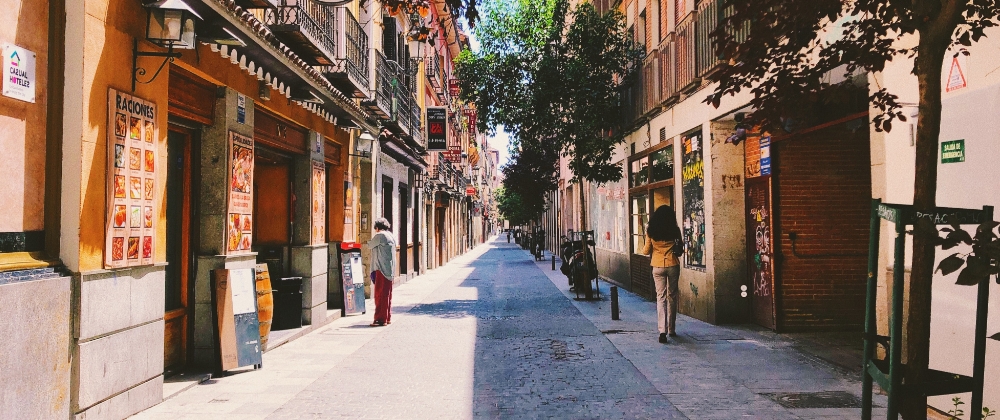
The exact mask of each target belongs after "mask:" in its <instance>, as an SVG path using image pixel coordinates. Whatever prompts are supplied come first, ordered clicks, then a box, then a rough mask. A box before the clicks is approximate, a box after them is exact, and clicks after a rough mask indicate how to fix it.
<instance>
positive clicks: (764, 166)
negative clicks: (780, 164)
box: [760, 136, 771, 175]
mask: <svg viewBox="0 0 1000 420" xmlns="http://www.w3.org/2000/svg"><path fill="white" fill-rule="evenodd" d="M760 174H761V175H771V136H761V138H760Z"/></svg>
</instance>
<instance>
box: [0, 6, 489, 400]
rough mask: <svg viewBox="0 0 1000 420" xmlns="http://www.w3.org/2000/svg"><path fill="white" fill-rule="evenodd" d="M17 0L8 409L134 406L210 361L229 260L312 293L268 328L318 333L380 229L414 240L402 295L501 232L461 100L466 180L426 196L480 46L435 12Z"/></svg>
mask: <svg viewBox="0 0 1000 420" xmlns="http://www.w3.org/2000/svg"><path fill="white" fill-rule="evenodd" d="M5 5H6V6H8V7H10V10H16V11H17V13H15V14H12V15H8V16H7V17H5V18H4V22H5V23H7V25H5V28H6V29H4V30H3V31H2V32H0V41H2V42H3V49H4V50H3V52H4V56H5V61H4V63H5V70H10V72H11V73H10V74H11V75H13V78H12V79H11V80H10V82H16V83H15V84H16V86H14V85H10V84H9V83H6V82H7V81H6V79H5V84H4V92H3V96H0V129H2V131H3V132H4V133H5V134H4V135H3V136H2V140H0V141H2V147H3V150H4V151H5V152H8V153H10V154H11V159H10V160H8V161H7V163H5V165H8V166H9V167H6V169H7V173H9V174H11V176H13V177H14V179H16V180H17V182H11V183H7V184H5V185H4V186H3V187H2V188H3V189H0V192H2V193H3V194H4V196H5V197H8V198H9V199H8V200H5V203H4V204H3V207H0V215H2V217H0V301H2V305H0V306H2V309H0V311H2V314H3V315H4V316H5V318H6V319H9V320H12V321H11V322H9V323H6V324H5V326H4V327H2V328H3V329H2V330H0V331H3V332H4V333H6V334H7V336H10V337H14V338H15V339H13V340H10V342H9V344H8V345H5V346H4V351H3V352H2V355H0V370H3V371H4V372H17V375H15V376H16V377H19V378H27V379H26V380H18V381H13V380H9V379H6V380H0V395H2V396H0V412H2V413H4V414H5V415H11V416H12V417H17V418H61V417H74V418H89V417H92V418H123V417H128V416H129V415H131V414H134V413H136V412H138V411H140V410H143V409H145V408H148V407H150V406H152V405H154V404H156V403H158V402H160V401H161V400H162V398H163V381H164V378H165V377H169V376H170V375H173V374H176V373H178V372H182V371H185V370H188V369H192V368H204V367H213V366H216V364H217V361H218V354H217V351H218V348H217V342H216V340H215V335H214V328H215V327H214V321H213V315H212V314H213V311H214V310H215V309H214V307H213V303H212V302H213V300H212V288H213V275H212V271H213V270H215V269H221V268H226V269H235V268H254V267H257V266H258V265H259V264H264V265H265V266H266V267H267V269H268V271H269V274H270V277H271V279H273V282H274V283H273V284H274V286H275V289H279V288H281V286H282V285H283V284H285V283H283V282H285V281H286V280H284V279H293V280H290V281H291V282H292V283H289V284H294V282H295V281H296V280H294V279H298V281H301V287H300V288H298V289H296V291H295V292H294V293H293V296H292V298H293V299H297V300H295V301H292V304H291V305H290V306H288V307H285V308H284V309H282V308H276V309H275V325H274V327H275V328H274V329H278V328H277V325H276V324H277V323H278V315H281V318H282V320H283V322H290V323H291V324H293V327H289V328H292V329H295V330H300V329H303V330H304V329H310V328H316V327H318V326H321V325H323V324H325V323H327V322H330V321H331V320H333V319H336V318H337V317H339V316H340V314H341V310H342V308H343V299H344V296H343V292H342V290H343V288H342V284H343V283H342V279H341V267H340V263H341V261H340V252H339V251H338V249H339V248H341V245H342V244H344V243H354V242H364V241H366V240H367V239H368V238H370V235H371V224H372V223H373V221H374V219H375V218H377V217H386V218H387V219H389V220H390V222H391V223H392V225H393V230H394V233H395V234H396V235H397V237H399V238H400V241H399V242H400V247H399V250H398V252H399V261H400V264H399V265H398V266H399V272H398V273H395V281H396V284H399V283H401V282H404V281H407V280H409V279H411V278H412V277H414V276H415V275H417V274H419V273H422V272H425V271H426V270H427V269H429V268H433V267H437V266H439V265H441V264H443V263H445V262H447V261H448V260H449V259H451V258H453V257H454V256H456V255H459V254H460V253H462V252H464V251H465V250H467V249H469V247H470V246H472V245H473V244H475V243H478V242H481V241H483V238H484V237H483V234H484V232H488V230H484V229H482V224H483V223H484V222H483V221H482V220H483V213H482V212H480V213H476V212H475V209H477V208H482V207H481V206H482V203H483V200H482V199H481V198H477V194H479V193H478V192H476V191H474V192H473V193H471V194H469V195H468V196H466V195H465V193H466V187H467V186H470V185H472V184H473V178H474V177H473V176H472V175H473V173H474V172H475V171H473V169H472V167H473V166H475V160H476V159H478V158H479V157H480V155H479V154H478V152H477V153H475V154H474V156H475V158H471V159H470V157H469V156H470V155H472V154H471V153H470V148H474V147H478V145H484V146H485V140H482V136H481V135H480V136H479V137H478V138H479V139H480V140H478V141H477V140H476V139H477V137H475V136H474V135H470V134H469V130H468V125H469V121H468V120H469V116H468V115H469V114H468V112H467V110H468V109H472V106H471V105H469V104H461V105H460V106H457V108H456V110H457V111H458V112H457V113H456V115H457V118H454V120H455V121H456V122H457V123H458V124H456V127H455V130H456V133H455V136H454V137H453V138H454V139H455V145H457V146H459V147H460V149H459V153H458V155H459V156H460V159H459V160H457V161H455V164H454V168H453V171H454V182H452V183H450V184H447V185H448V186H449V188H453V190H450V191H449V193H447V195H444V194H445V193H444V188H443V187H440V186H438V185H437V184H434V185H433V187H429V185H430V184H432V182H431V181H430V180H431V176H430V173H431V172H433V170H432V169H433V167H432V164H433V162H435V160H434V156H433V155H432V154H430V153H428V151H427V142H426V124H425V122H424V119H425V108H426V106H428V102H429V101H430V100H431V96H434V95H441V94H440V93H438V92H439V90H438V89H440V86H445V84H446V83H448V82H447V81H448V80H449V79H450V76H449V75H450V74H451V67H452V64H451V63H452V60H453V58H454V57H455V56H457V55H458V53H459V52H460V51H461V49H462V48H465V47H468V41H467V37H466V36H465V35H464V34H462V33H461V29H460V27H459V26H458V25H457V24H455V23H454V21H452V20H451V16H450V14H449V13H446V12H445V11H444V4H443V2H432V7H431V8H430V9H432V10H412V11H405V10H399V9H394V8H391V7H387V6H386V5H384V4H382V3H379V2H375V3H372V2H358V1H354V2H347V3H345V4H342V5H339V6H327V5H320V4H319V3H315V2H297V1H295V0H273V1H272V0H246V1H243V0H240V1H232V0H189V1H183V2H166V3H165V2H139V1H133V0H82V1H76V2H63V1H58V0H51V1H31V2H24V1H21V0H8V1H6V4H5ZM441 22H446V23H448V25H450V26H447V25H446V26H447V29H444V27H442V25H443V23H441ZM439 32H440V34H439ZM428 35H430V37H428ZM429 38H437V39H438V40H439V41H438V43H437V46H436V47H431V46H430V42H429ZM449 40H450V41H449ZM444 46H448V47H446V48H445V47H444ZM432 49H435V54H434V56H433V57H431V55H430V51H431V50H432ZM432 63H436V65H437V67H434V64H432ZM431 69H433V70H434V71H433V72H432V71H431ZM432 73H433V74H432ZM435 80H436V82H435ZM435 83H436V84H435ZM453 96H457V95H453ZM434 100H437V101H439V102H443V101H445V100H444V99H441V98H440V97H437V99H434ZM472 118H473V119H474V116H473V117H472ZM463 124H464V125H463ZM8 134H9V135H8ZM366 139H369V140H368V141H366ZM472 150H475V149H472ZM477 181H478V179H477ZM439 194H440V195H439ZM441 196H444V197H447V198H448V199H449V201H453V202H454V205H452V206H450V207H451V208H453V209H455V211H454V212H452V213H449V214H447V217H441V218H436V217H434V216H436V215H437V214H436V213H435V211H436V210H437V209H436V208H435V205H434V203H436V201H435V200H436V198H437V197H441ZM448 207H449V206H446V207H445V208H448ZM475 214H479V216H478V218H477V219H476V221H475V224H473V222H472V220H473V217H474V215H475ZM473 226H478V227H479V228H478V229H473ZM435 232H443V233H446V235H445V236H443V237H440V236H438V237H436V236H433V235H432V234H433V233H435ZM439 238H440V239H439ZM435 241H440V242H441V243H449V244H450V246H449V247H446V248H438V247H434V246H431V245H433V244H436V243H438V242H435ZM364 264H365V265H367V260H366V261H365V263H364ZM279 309H280V310H279ZM260 344H261V347H262V350H265V351H266V350H267V344H266V343H265V342H262V343H260ZM26 360H32V361H34V362H36V363H25V361H26ZM5 377H6V378H12V376H6V375H5Z"/></svg>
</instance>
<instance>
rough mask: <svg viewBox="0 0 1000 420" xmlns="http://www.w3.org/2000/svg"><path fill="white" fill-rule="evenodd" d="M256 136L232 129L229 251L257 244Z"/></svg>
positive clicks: (230, 137)
mask: <svg viewBox="0 0 1000 420" xmlns="http://www.w3.org/2000/svg"><path fill="white" fill-rule="evenodd" d="M253 159H254V155H253V138H252V137H247V136H244V135H241V134H238V133H235V132H232V131H230V132H229V205H228V207H227V209H228V210H227V211H226V254H229V255H232V254H241V253H246V252H250V245H251V244H252V243H253Z"/></svg>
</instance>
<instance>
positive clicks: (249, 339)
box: [213, 268, 262, 370]
mask: <svg viewBox="0 0 1000 420" xmlns="http://www.w3.org/2000/svg"><path fill="white" fill-rule="evenodd" d="M255 274H256V273H255V271H254V269H253V268H242V269H232V270H227V269H218V270H214V276H213V280H214V284H213V286H214V290H215V321H216V329H217V332H218V334H217V337H218V345H219V357H220V360H219V363H220V364H221V368H222V370H230V369H235V368H238V367H242V366H250V365H255V366H256V365H260V364H261V351H262V349H261V345H260V322H259V320H258V318H257V286H256V282H255Z"/></svg>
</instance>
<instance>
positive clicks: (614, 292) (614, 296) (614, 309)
mask: <svg viewBox="0 0 1000 420" xmlns="http://www.w3.org/2000/svg"><path fill="white" fill-rule="evenodd" d="M618 319H619V317H618V286H611V320H612V321H617V320H618Z"/></svg>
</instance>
